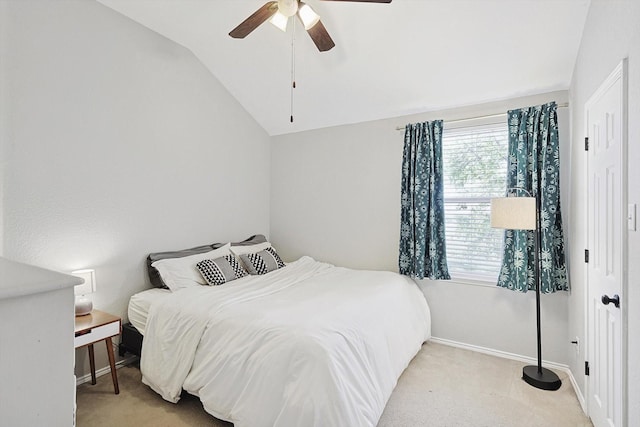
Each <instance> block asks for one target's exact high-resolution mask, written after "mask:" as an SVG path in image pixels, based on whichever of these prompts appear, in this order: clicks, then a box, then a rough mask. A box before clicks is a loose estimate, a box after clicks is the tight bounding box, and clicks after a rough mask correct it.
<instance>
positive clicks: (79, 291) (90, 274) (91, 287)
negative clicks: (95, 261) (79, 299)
mask: <svg viewBox="0 0 640 427" xmlns="http://www.w3.org/2000/svg"><path fill="white" fill-rule="evenodd" d="M71 274H73V275H74V276H77V277H81V278H83V279H84V283H83V284H81V285H77V286H75V288H74V294H75V295H87V294H91V293H93V292H95V291H96V272H95V271H94V270H91V269H87V270H76V271H72V272H71Z"/></svg>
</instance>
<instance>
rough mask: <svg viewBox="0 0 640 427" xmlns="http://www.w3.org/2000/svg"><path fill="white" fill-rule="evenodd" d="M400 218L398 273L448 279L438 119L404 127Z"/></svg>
mask: <svg viewBox="0 0 640 427" xmlns="http://www.w3.org/2000/svg"><path fill="white" fill-rule="evenodd" d="M400 221H401V225H400V253H399V257H398V265H399V270H400V274H404V275H406V276H411V277H413V278H416V279H424V278H425V277H426V278H429V279H434V280H436V279H437V280H443V279H450V278H451V277H450V276H449V269H448V267H447V253H446V245H445V229H444V196H443V177H442V120H436V121H432V122H423V123H416V124H409V125H407V126H406V127H405V133H404V152H403V158H402V196H401V213H400Z"/></svg>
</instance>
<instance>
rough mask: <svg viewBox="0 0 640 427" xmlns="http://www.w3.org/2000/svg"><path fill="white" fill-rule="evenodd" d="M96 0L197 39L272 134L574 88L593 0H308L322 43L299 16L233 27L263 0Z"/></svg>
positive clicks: (175, 36) (199, 50)
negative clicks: (284, 25)
mask: <svg viewBox="0 0 640 427" xmlns="http://www.w3.org/2000/svg"><path fill="white" fill-rule="evenodd" d="M98 1H100V3H103V4H104V5H106V6H108V7H110V8H112V9H115V10H116V11H118V12H120V13H122V14H124V15H126V16H128V17H130V18H131V19H133V20H135V21H137V22H139V23H140V24H142V25H145V26H146V27H148V28H150V29H152V30H154V31H156V32H158V33H160V34H162V35H164V36H165V37H167V38H169V39H171V40H174V41H175V42H177V43H179V44H181V45H183V46H185V47H186V48H188V49H190V50H191V51H192V52H193V53H194V54H195V55H196V56H197V57H198V58H199V59H200V60H201V61H202V63H203V64H204V65H205V66H206V67H208V68H209V70H210V71H211V73H212V74H213V75H214V76H215V77H216V78H217V79H218V80H219V81H220V82H221V83H222V84H223V85H224V86H225V87H226V88H227V90H228V91H229V92H230V93H231V94H232V95H233V96H234V97H235V98H236V99H237V100H238V102H240V104H242V105H243V107H244V108H245V109H246V110H247V111H248V112H249V113H250V114H251V115H252V116H253V117H254V118H255V120H256V121H257V122H258V123H259V124H260V125H261V126H262V127H263V128H264V129H265V130H266V131H267V132H268V133H269V134H270V135H279V134H284V133H291V132H298V131H303V130H309V129H317V128H322V127H327V126H335V125H342V124H347V123H357V122H363V121H368V120H375V119H380V118H388V117H396V116H402V115H406V114H413V113H420V112H426V111H434V110H440V109H446V108H452V107H459V106H466V105H473V104H479V103H483V102H489V101H496V100H502V99H508V98H512V97H516V96H522V95H528V94H535V93H541V92H547V91H553V90H562V89H567V88H568V87H569V84H570V80H571V75H572V72H573V67H574V62H575V59H576V55H577V52H578V48H579V45H580V38H581V36H582V29H583V26H584V23H585V20H586V15H587V11H588V8H589V0H393V2H392V3H391V4H373V3H351V2H343V1H340V2H338V1H335V2H334V1H318V0H307V3H308V4H309V5H311V6H312V7H313V8H314V9H315V10H316V12H317V13H318V14H319V15H320V16H321V19H322V22H323V23H324V26H325V27H326V28H327V30H328V32H329V33H330V34H331V36H332V38H333V40H334V41H335V43H336V47H334V48H333V49H332V50H330V51H327V52H322V53H321V52H318V50H317V49H316V47H315V45H314V44H313V42H312V41H311V39H310V38H309V37H308V35H307V34H306V33H305V31H304V28H302V26H301V25H296V27H295V30H292V28H291V25H290V26H289V29H288V30H287V33H283V32H281V31H280V30H278V29H277V28H276V27H274V26H273V25H270V24H269V23H264V24H262V25H261V26H260V27H258V28H257V29H256V30H255V31H254V32H253V33H251V34H249V36H247V37H246V38H245V39H232V38H231V37H229V36H228V33H229V31H231V30H232V29H233V28H234V27H235V26H236V25H238V24H239V23H240V22H242V21H243V20H244V19H245V18H246V17H248V16H249V15H250V14H251V13H253V12H254V11H255V10H257V9H258V8H259V7H260V6H262V5H263V4H264V3H265V1H266V0H98ZM292 40H294V46H295V80H296V89H295V91H294V98H293V113H294V122H293V123H290V120H289V116H290V107H291V91H290V86H291V51H292V49H291V48H292Z"/></svg>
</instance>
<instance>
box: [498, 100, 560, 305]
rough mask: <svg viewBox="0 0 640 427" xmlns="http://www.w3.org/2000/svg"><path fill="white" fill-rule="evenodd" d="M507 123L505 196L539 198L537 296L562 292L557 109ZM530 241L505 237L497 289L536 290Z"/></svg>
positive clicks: (517, 114) (521, 234) (539, 109)
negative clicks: (538, 274) (507, 144)
mask: <svg viewBox="0 0 640 427" xmlns="http://www.w3.org/2000/svg"><path fill="white" fill-rule="evenodd" d="M507 123H508V126H509V164H508V170H507V192H509V189H514V188H515V189H525V190H527V191H528V192H530V193H531V195H533V196H536V197H539V205H540V210H539V212H538V216H539V222H538V226H539V227H540V241H541V245H540V249H539V251H540V252H539V257H540V292H542V293H551V292H556V291H566V290H568V281H567V264H566V260H565V250H564V236H563V231H562V215H561V213H560V153H559V151H560V150H559V142H558V115H557V105H556V103H555V102H551V103H548V104H544V105H539V106H536V107H529V108H522V109H518V110H511V111H509V112H508V118H507ZM518 193H519V192H518ZM523 193H524V192H523ZM517 195H518V196H524V195H525V194H517ZM534 239H535V231H526V230H506V231H505V238H504V253H503V260H502V267H501V270H500V275H499V277H498V286H501V287H504V288H507V289H511V290H515V291H521V292H527V291H528V290H535V286H536V284H535V280H534V258H535V257H534V246H535V241H534Z"/></svg>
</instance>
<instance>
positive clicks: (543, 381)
mask: <svg viewBox="0 0 640 427" xmlns="http://www.w3.org/2000/svg"><path fill="white" fill-rule="evenodd" d="M522 379H523V380H525V382H526V383H527V384H529V385H532V386H534V387H535V388H539V389H542V390H557V389H559V388H560V386H561V385H562V381H560V378H558V376H557V375H556V373H555V372H553V371H552V370H550V369H547V368H542V372H541V373H540V372H538V367H537V366H535V365H529V366H525V367H524V368H522Z"/></svg>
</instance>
